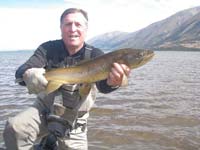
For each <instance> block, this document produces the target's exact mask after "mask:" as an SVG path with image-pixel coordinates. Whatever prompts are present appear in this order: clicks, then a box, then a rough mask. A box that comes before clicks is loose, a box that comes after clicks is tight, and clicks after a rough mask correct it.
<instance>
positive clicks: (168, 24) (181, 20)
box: [88, 6, 200, 50]
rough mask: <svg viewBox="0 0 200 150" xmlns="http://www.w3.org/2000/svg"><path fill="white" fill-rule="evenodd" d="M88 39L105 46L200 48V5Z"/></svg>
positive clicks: (97, 45) (114, 47)
mask: <svg viewBox="0 0 200 150" xmlns="http://www.w3.org/2000/svg"><path fill="white" fill-rule="evenodd" d="M88 43H90V44H92V45H94V46H96V47H98V48H102V49H119V48H124V47H132V48H144V49H154V50H200V6H199V7H195V8H190V9H187V10H183V11H180V12H178V13H176V14H174V15H172V16H170V17H168V18H166V19H164V20H161V21H158V22H155V23H153V24H151V25H149V26H147V27H146V28H143V29H141V30H138V31H136V32H131V33H126V32H120V31H116V32H110V33H105V34H102V35H99V36H96V37H94V38H92V39H90V40H89V41H88Z"/></svg>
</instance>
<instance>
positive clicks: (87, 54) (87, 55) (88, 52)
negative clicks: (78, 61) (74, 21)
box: [84, 45, 92, 60]
mask: <svg viewBox="0 0 200 150" xmlns="http://www.w3.org/2000/svg"><path fill="white" fill-rule="evenodd" d="M91 54H92V48H91V47H90V46H88V45H86V46H85V55H84V60H89V59H90V58H91Z"/></svg>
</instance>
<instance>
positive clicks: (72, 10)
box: [60, 8, 88, 23]
mask: <svg viewBox="0 0 200 150" xmlns="http://www.w3.org/2000/svg"><path fill="white" fill-rule="evenodd" d="M71 13H81V14H82V15H83V16H84V17H85V19H86V20H87V21H88V14H87V12H86V11H84V10H83V9H79V8H68V9H66V10H65V11H64V12H63V13H62V15H61V16H60V23H62V21H63V19H64V18H65V16H67V15H68V14H71Z"/></svg>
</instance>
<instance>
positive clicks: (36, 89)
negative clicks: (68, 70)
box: [23, 68, 48, 94]
mask: <svg viewBox="0 0 200 150" xmlns="http://www.w3.org/2000/svg"><path fill="white" fill-rule="evenodd" d="M44 73H45V69H43V68H31V69H28V70H26V72H25V73H24V74H23V80H24V82H25V83H26V86H27V88H28V91H29V94H38V93H40V92H42V91H44V90H45V88H46V85H47V83H48V81H47V80H46V78H45V77H44V75H43V74H44Z"/></svg>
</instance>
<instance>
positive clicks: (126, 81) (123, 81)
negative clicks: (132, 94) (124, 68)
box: [121, 74, 128, 86]
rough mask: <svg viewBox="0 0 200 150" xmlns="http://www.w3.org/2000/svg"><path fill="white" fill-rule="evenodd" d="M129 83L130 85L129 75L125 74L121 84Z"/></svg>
mask: <svg viewBox="0 0 200 150" xmlns="http://www.w3.org/2000/svg"><path fill="white" fill-rule="evenodd" d="M127 85H128V77H127V76H126V75H125V74H124V75H123V78H122V84H121V86H127Z"/></svg>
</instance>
